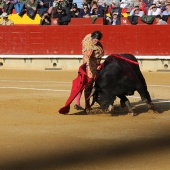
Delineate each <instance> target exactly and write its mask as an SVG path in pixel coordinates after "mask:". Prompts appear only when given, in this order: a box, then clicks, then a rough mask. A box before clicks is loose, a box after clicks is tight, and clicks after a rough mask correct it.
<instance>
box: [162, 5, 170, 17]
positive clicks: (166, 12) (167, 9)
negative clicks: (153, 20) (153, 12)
mask: <svg viewBox="0 0 170 170" xmlns="http://www.w3.org/2000/svg"><path fill="white" fill-rule="evenodd" d="M162 15H170V3H167V4H166V5H165V10H164V11H163V12H162Z"/></svg>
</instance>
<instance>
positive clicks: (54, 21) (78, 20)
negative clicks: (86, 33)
mask: <svg viewBox="0 0 170 170" xmlns="http://www.w3.org/2000/svg"><path fill="white" fill-rule="evenodd" d="M57 20H58V18H55V19H52V22H51V23H52V25H58V24H57ZM91 24H93V23H92V18H71V21H70V22H69V25H91ZM94 24H95V25H103V18H97V19H96V21H95V23H94Z"/></svg>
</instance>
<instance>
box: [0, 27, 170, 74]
mask: <svg viewBox="0 0 170 170" xmlns="http://www.w3.org/2000/svg"><path fill="white" fill-rule="evenodd" d="M94 30H100V31H101V32H102V33H103V39H102V41H101V42H102V44H103V47H104V50H105V57H106V56H107V55H109V54H112V53H118V54H120V53H131V54H134V55H135V56H136V57H137V58H138V60H139V63H140V66H141V69H142V70H151V71H155V70H163V69H169V68H170V44H169V40H170V34H169V30H170V25H160V26H158V25H135V26H133V25H121V26H108V25H83V26H82V25H70V26H29V25H27V26H10V27H9V26H3V27H1V32H0V46H1V47H0V54H1V55H0V68H1V69H47V70H48V69H54V70H55V69H77V67H78V66H79V65H80V64H81V63H82V60H81V58H82V54H81V47H82V45H81V41H82V39H83V38H84V36H85V35H86V34H88V33H91V32H92V31H94Z"/></svg>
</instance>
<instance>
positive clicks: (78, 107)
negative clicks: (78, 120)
mask: <svg viewBox="0 0 170 170" xmlns="http://www.w3.org/2000/svg"><path fill="white" fill-rule="evenodd" d="M74 108H75V109H76V110H84V109H83V108H82V107H81V106H79V105H77V104H75V105H74Z"/></svg>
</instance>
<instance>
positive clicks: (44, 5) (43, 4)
mask: <svg viewBox="0 0 170 170" xmlns="http://www.w3.org/2000/svg"><path fill="white" fill-rule="evenodd" d="M51 6H52V4H51V0H39V1H38V6H37V10H38V13H39V15H40V17H42V15H43V14H44V12H46V11H48V9H49V8H50V7H51Z"/></svg>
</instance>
